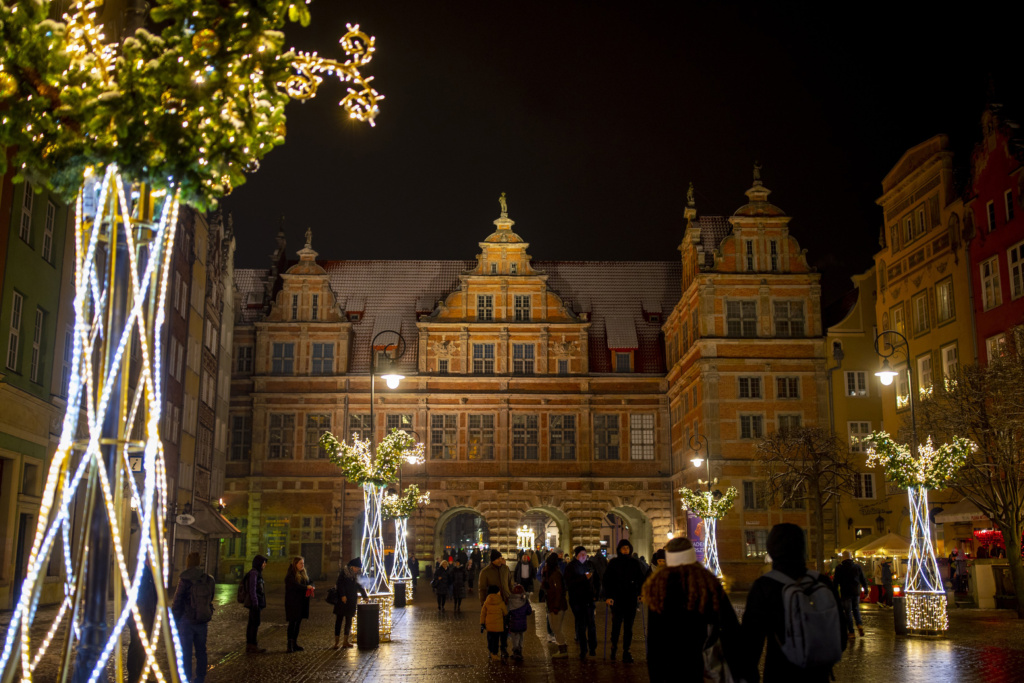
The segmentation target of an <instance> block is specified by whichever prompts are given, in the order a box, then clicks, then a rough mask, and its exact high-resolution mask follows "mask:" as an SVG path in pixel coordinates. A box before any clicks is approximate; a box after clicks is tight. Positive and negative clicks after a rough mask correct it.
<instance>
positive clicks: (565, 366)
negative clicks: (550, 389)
mask: <svg viewBox="0 0 1024 683" xmlns="http://www.w3.org/2000/svg"><path fill="white" fill-rule="evenodd" d="M558 374H559V375H568V374H569V361H568V360H566V359H565V358H559V359H558Z"/></svg>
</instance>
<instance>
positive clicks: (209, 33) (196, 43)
mask: <svg viewBox="0 0 1024 683" xmlns="http://www.w3.org/2000/svg"><path fill="white" fill-rule="evenodd" d="M192 49H193V50H195V51H196V54H198V55H199V56H200V57H212V56H213V55H215V54H217V53H218V52H220V38H218V37H217V34H216V33H215V32H214V30H213V29H210V28H204V29H203V30H202V31H199V32H198V33H196V34H195V35H194V36H192Z"/></svg>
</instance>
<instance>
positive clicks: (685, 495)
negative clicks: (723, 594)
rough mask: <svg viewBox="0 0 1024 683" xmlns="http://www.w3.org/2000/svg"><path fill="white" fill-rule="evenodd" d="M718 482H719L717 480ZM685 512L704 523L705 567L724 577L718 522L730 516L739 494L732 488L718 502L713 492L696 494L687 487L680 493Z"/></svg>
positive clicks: (680, 490)
mask: <svg viewBox="0 0 1024 683" xmlns="http://www.w3.org/2000/svg"><path fill="white" fill-rule="evenodd" d="M716 481H717V480H716ZM678 493H679V497H680V498H681V499H682V501H681V502H682V507H683V510H689V511H690V512H693V514H695V515H697V516H698V517H700V518H701V519H702V520H703V522H704V534H705V538H704V562H703V564H704V566H705V567H706V568H707V570H708V571H709V572H711V573H712V574H714V575H715V576H717V577H721V576H722V565H721V563H720V562H719V561H718V520H720V519H721V518H723V517H725V516H726V515H727V514H729V511H730V510H731V509H732V503H733V501H734V500H736V496H738V495H739V492H738V491H737V490H736V487H734V486H730V487H729V488H728V489H726V491H725V495H723V496H721V497H720V498H718V499H717V500H716V499H715V494H714V493H712V492H711V491H701V492H695V491H691V490H690V489H688V488H686V487H685V486H684V487H683V488H681V489H679V491H678Z"/></svg>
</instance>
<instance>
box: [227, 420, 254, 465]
mask: <svg viewBox="0 0 1024 683" xmlns="http://www.w3.org/2000/svg"><path fill="white" fill-rule="evenodd" d="M251 453H252V416H251V415H232V416H231V451H230V458H231V459H232V460H248V459H249V456H250V454H251Z"/></svg>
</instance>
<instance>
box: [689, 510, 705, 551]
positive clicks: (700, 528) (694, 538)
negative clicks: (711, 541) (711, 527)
mask: <svg viewBox="0 0 1024 683" xmlns="http://www.w3.org/2000/svg"><path fill="white" fill-rule="evenodd" d="M705 535H706V533H705V530H704V520H703V519H701V518H700V517H698V516H697V515H695V514H693V513H692V512H690V511H689V510H687V511H686V537H687V538H688V539H690V543H692V544H693V549H694V550H696V551H697V561H698V562H703V561H704V537H705Z"/></svg>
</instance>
